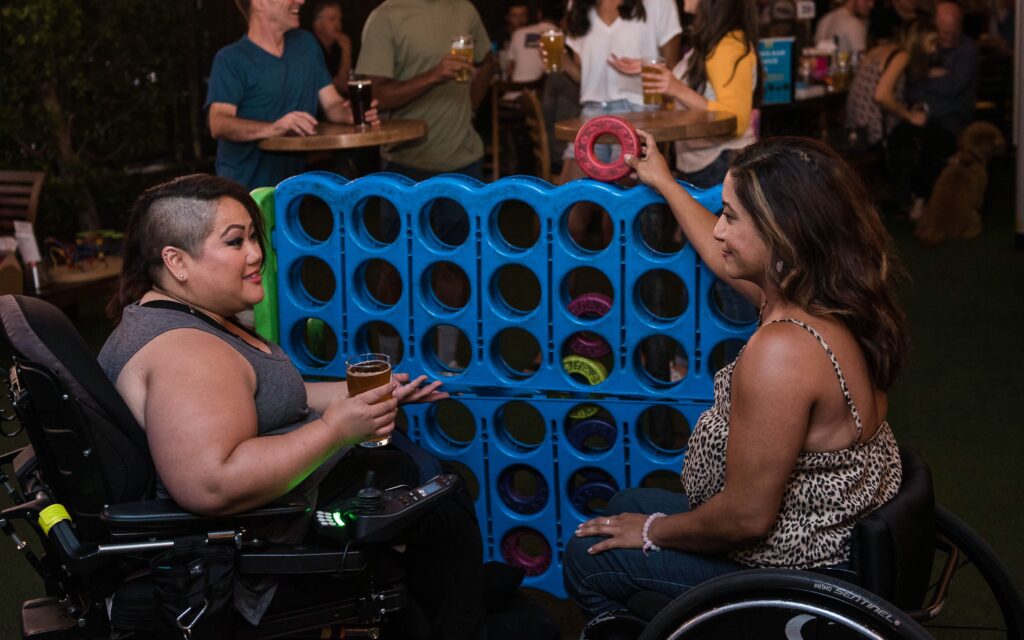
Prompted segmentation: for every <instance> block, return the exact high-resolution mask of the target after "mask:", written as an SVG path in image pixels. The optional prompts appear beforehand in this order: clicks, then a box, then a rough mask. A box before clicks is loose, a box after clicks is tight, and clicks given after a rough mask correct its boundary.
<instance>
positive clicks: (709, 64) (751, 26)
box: [612, 0, 761, 188]
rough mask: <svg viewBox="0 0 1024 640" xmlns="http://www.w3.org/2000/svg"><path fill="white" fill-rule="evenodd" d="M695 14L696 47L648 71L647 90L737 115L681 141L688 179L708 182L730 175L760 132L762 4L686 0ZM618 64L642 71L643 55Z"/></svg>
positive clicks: (681, 165)
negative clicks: (721, 128)
mask: <svg viewBox="0 0 1024 640" xmlns="http://www.w3.org/2000/svg"><path fill="white" fill-rule="evenodd" d="M683 10H684V11H685V12H686V13H689V14H692V15H694V16H695V19H694V26H693V32H692V33H691V34H690V49H689V51H687V52H686V54H685V55H684V56H683V59H682V60H680V62H679V64H678V65H676V67H675V68H674V69H673V70H672V71H669V70H668V69H667V68H664V67H663V68H662V69H661V70H660V71H658V72H654V73H645V74H643V84H644V91H645V92H657V93H662V94H664V95H665V96H667V97H669V98H671V99H672V100H674V101H675V107H676V108H682V109H701V110H705V111H724V112H726V113H731V114H732V115H734V116H736V132H735V133H734V134H732V135H729V136H723V137H718V138H703V139H698V140H683V141H679V142H676V143H675V146H676V162H675V167H676V169H677V170H678V171H679V172H680V174H681V176H680V177H682V178H683V179H684V180H686V181H687V182H689V183H691V184H693V185H694V186H697V187H702V188H707V187H710V186H713V185H716V184H720V183H721V182H722V181H723V180H724V179H725V172H726V169H727V168H728V167H729V161H730V160H731V159H732V157H733V156H734V155H735V154H736V152H737V151H739V150H740V149H742V148H743V147H745V146H747V145H748V144H750V143H751V142H753V141H754V140H755V139H756V137H757V135H756V131H755V129H754V127H753V126H752V124H753V123H752V122H751V113H752V111H753V108H754V103H755V100H756V99H757V93H758V80H757V79H758V69H759V68H760V66H761V65H760V58H759V57H758V54H757V20H758V19H757V4H756V3H754V2H749V1H747V0H714V2H712V1H711V0H685V2H684V3H683ZM612 64H613V66H615V67H616V68H618V69H619V70H620V71H622V72H624V73H629V72H633V73H636V72H637V71H638V70H639V61H635V60H624V59H622V58H619V59H617V60H613V61H612Z"/></svg>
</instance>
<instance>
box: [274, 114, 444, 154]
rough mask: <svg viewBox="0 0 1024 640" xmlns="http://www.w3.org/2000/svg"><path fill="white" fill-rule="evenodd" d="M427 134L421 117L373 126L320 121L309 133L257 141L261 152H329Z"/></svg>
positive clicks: (387, 142)
mask: <svg viewBox="0 0 1024 640" xmlns="http://www.w3.org/2000/svg"><path fill="white" fill-rule="evenodd" d="M425 135H427V123H426V122H424V121H422V120H381V122H380V124H379V125H375V126H372V127H371V126H355V125H350V124H337V123H334V122H321V123H320V124H318V125H317V127H316V133H315V134H313V135H311V136H274V137H273V138H265V139H263V140H261V141H260V144H259V147H260V149H263V150H264V151H300V152H306V151H329V150H332V149H355V148H358V147H374V146H377V145H380V144H391V143H393V142H405V141H407V140H416V139H417V138H422V137H423V136H425Z"/></svg>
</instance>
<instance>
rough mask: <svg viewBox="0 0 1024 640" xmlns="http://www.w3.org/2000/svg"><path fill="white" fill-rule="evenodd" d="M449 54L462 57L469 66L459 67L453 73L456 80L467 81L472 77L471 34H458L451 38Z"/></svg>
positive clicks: (472, 50) (472, 51)
mask: <svg viewBox="0 0 1024 640" xmlns="http://www.w3.org/2000/svg"><path fill="white" fill-rule="evenodd" d="M450 53H451V55H453V56H457V57H459V58H462V59H464V60H465V61H466V62H467V63H468V64H469V68H466V69H459V71H458V73H456V74H455V81H456V82H469V80H470V78H472V77H473V57H474V56H473V53H474V49H473V36H467V35H459V36H454V37H453V38H452V48H451V50H450Z"/></svg>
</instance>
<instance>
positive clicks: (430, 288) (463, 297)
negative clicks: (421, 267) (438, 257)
mask: <svg viewBox="0 0 1024 640" xmlns="http://www.w3.org/2000/svg"><path fill="white" fill-rule="evenodd" d="M422 287H423V301H424V302H425V303H426V305H427V308H429V309H430V310H432V311H433V312H434V313H437V314H450V313H456V312H458V311H461V310H462V309H463V308H464V307H465V306H466V304H467V303H469V297H470V292H471V291H472V289H471V285H470V283H469V278H468V277H467V276H466V272H465V271H463V270H462V267H460V266H459V265H457V264H455V263H454V262H445V261H442V262H435V263H433V264H431V265H430V266H429V267H427V269H426V270H425V271H424V272H423V281H422Z"/></svg>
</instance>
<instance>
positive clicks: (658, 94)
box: [640, 56, 666, 109]
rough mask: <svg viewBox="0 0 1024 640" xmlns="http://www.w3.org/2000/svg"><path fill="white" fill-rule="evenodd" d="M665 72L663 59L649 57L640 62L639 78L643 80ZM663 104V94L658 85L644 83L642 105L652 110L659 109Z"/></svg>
mask: <svg viewBox="0 0 1024 640" xmlns="http://www.w3.org/2000/svg"><path fill="white" fill-rule="evenodd" d="M664 71H666V68H665V58H663V57H661V56H651V57H649V58H643V59H641V61H640V73H641V74H642V75H641V76H640V77H641V78H642V79H643V78H645V77H649V76H650V75H653V74H661V73H663V72H664ZM664 102H665V96H664V92H663V90H662V89H661V87H660V86H659V85H658V84H652V83H650V82H646V81H645V82H644V104H645V105H649V106H651V107H652V108H657V109H660V108H661V106H662V104H663V103H664Z"/></svg>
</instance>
